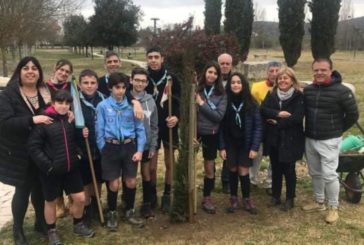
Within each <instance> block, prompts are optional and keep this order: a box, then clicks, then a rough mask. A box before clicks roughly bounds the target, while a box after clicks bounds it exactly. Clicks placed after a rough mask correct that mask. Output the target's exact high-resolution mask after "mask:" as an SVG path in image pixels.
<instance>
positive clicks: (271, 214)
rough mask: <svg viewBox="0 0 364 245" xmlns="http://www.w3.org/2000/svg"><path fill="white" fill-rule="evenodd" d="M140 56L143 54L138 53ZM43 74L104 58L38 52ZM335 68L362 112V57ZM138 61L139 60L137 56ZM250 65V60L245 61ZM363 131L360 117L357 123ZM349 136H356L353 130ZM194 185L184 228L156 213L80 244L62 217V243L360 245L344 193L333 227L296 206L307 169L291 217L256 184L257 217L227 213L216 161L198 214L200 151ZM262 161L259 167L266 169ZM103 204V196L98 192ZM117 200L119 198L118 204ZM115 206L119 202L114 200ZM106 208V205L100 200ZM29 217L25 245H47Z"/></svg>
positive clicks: (363, 235)
mask: <svg viewBox="0 0 364 245" xmlns="http://www.w3.org/2000/svg"><path fill="white" fill-rule="evenodd" d="M140 53H142V52H140ZM250 53H251V54H254V53H264V54H267V55H268V59H279V58H280V59H282V58H283V55H282V53H281V52H280V51H277V50H268V51H266V50H251V51H250ZM36 56H37V57H39V59H40V61H41V64H42V66H43V67H44V69H45V73H46V74H47V75H46V77H49V76H50V75H51V73H52V69H53V66H54V64H55V62H56V60H58V59H59V58H67V59H70V60H71V61H72V62H73V63H74V65H75V72H74V74H75V75H76V76H77V75H78V73H79V71H80V70H82V69H84V68H92V69H95V70H96V71H97V72H98V74H99V75H100V76H101V75H103V73H104V72H105V71H104V68H103V59H102V58H95V59H94V60H91V58H85V57H83V56H80V55H76V54H71V53H68V52H66V51H64V50H63V51H55V50H40V49H39V50H37V53H36ZM332 58H333V61H334V68H335V69H337V70H338V71H340V72H341V74H342V75H343V78H344V81H347V82H352V83H353V84H354V85H355V87H356V99H357V101H358V105H359V111H360V114H361V115H363V113H364V99H363V98H364V94H363V93H364V85H363V82H362V78H363V74H362V70H363V64H364V52H358V53H357V56H356V58H355V59H354V58H353V56H352V53H348V52H337V53H335V54H334V55H333V56H332ZM140 59H141V60H143V59H144V58H143V57H142V56H140ZM250 60H254V59H253V58H250ZM311 62H312V57H311V53H310V52H308V51H305V52H303V53H302V56H301V58H300V60H299V62H298V64H297V65H296V67H295V70H296V73H297V77H298V78H299V80H311V79H312V72H311ZM130 69H131V66H130V65H127V64H126V63H124V64H123V71H124V72H126V73H128V72H130ZM360 122H361V125H363V126H364V119H363V117H361V118H360ZM350 133H354V134H357V133H359V131H358V130H357V129H355V127H353V128H352V129H351V130H350ZM197 159H198V161H197V163H196V168H197V185H198V187H199V188H198V199H199V201H198V210H197V214H196V222H194V223H184V224H171V223H170V222H169V220H168V216H166V215H163V214H161V213H160V212H159V211H157V212H156V213H157V216H156V219H155V220H149V221H148V224H147V226H146V227H145V228H144V229H136V228H133V227H130V226H129V225H127V224H125V223H123V222H121V223H120V226H119V230H118V232H116V233H110V232H108V231H107V230H106V229H105V228H103V227H100V226H98V225H94V226H93V228H94V229H95V230H96V237H95V238H93V239H82V238H78V237H76V236H74V235H73V234H72V230H71V228H72V225H71V223H72V220H71V218H69V217H68V218H66V219H62V220H59V222H58V223H57V225H58V228H59V230H60V235H61V237H62V238H63V240H64V242H65V243H66V244H219V245H220V244H229V245H230V244H364V220H363V218H362V217H364V204H363V202H364V201H362V202H361V203H359V204H351V203H348V202H346V201H345V192H344V189H342V190H341V193H340V203H341V208H340V219H339V221H338V222H337V223H336V224H334V225H327V224H326V223H325V222H324V217H325V212H322V213H304V212H303V211H301V209H300V207H301V206H302V205H303V204H304V203H306V202H307V201H310V200H312V187H311V181H310V177H309V176H308V174H307V166H306V165H301V164H297V176H298V181H297V194H296V195H297V198H296V200H295V204H296V207H295V208H294V209H293V210H292V211H290V212H287V213H285V212H282V211H280V210H279V209H275V208H267V203H268V202H269V198H270V197H268V196H267V195H266V194H265V190H264V189H263V188H262V185H260V186H259V187H258V188H252V198H253V200H254V202H255V203H256V206H257V208H258V210H259V213H258V215H256V216H252V215H250V214H248V213H246V212H244V211H243V210H242V209H241V208H240V209H239V210H238V211H237V212H236V213H235V214H227V213H226V212H225V208H226V207H227V205H228V198H229V197H228V196H227V195H225V194H222V193H221V186H220V171H221V170H220V169H221V160H218V161H217V172H216V188H215V189H216V192H214V193H213V200H214V202H215V204H216V206H217V214H216V215H208V214H205V213H204V212H203V211H202V210H201V209H200V205H199V204H200V199H201V195H202V194H201V186H202V181H203V165H202V158H201V151H200V152H199V154H198V156H197ZM266 162H267V161H265V162H264V163H263V165H264V167H263V168H266V166H267V165H266ZM163 165H164V163H163V158H162V155H160V161H159V167H158V190H159V195H161V194H162V190H163V181H164V177H163V173H164V166H163ZM263 168H262V169H263ZM140 187H141V184H140V179H139V184H138V191H137V202H136V204H137V205H136V206H137V207H138V206H139V204H140V199H141V190H140ZM103 196H104V199H105V191H104V193H103ZM119 200H120V199H118V201H119ZM119 202H120V201H119ZM104 203H105V200H104ZM33 222H34V217H33V214H32V213H31V212H30V214H29V215H28V217H27V219H26V222H25V233H26V235H27V237H28V239H29V241H30V244H46V240H45V239H44V238H42V237H40V236H39V235H38V234H35V233H34V232H33ZM0 238H1V240H0V244H12V233H11V224H10V223H9V224H8V225H7V226H5V227H4V228H3V229H2V230H1V231H0Z"/></svg>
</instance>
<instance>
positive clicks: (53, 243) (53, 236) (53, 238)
mask: <svg viewBox="0 0 364 245" xmlns="http://www.w3.org/2000/svg"><path fill="white" fill-rule="evenodd" d="M48 241H49V245H62V242H61V239H59V236H58V233H57V230H56V229H50V230H48Z"/></svg>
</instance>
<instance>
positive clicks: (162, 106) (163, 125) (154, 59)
mask: <svg viewBox="0 0 364 245" xmlns="http://www.w3.org/2000/svg"><path fill="white" fill-rule="evenodd" d="M146 56H147V63H148V73H149V83H148V86H147V88H146V91H147V93H148V94H151V95H152V96H153V98H154V100H155V103H156V105H157V109H158V128H159V131H158V134H159V135H158V148H157V149H159V148H160V146H161V143H163V148H164V163H165V167H166V171H165V178H164V192H163V196H162V200H161V209H162V211H163V212H165V213H166V212H168V211H169V209H170V204H171V203H170V200H171V191H172V190H171V188H172V187H171V183H172V178H171V177H172V176H171V166H172V165H171V156H170V155H171V154H170V152H169V149H168V148H169V147H168V146H169V144H170V143H172V144H173V150H175V148H176V147H177V146H178V121H179V119H178V118H179V114H180V113H179V104H180V97H181V87H180V84H179V82H178V80H177V78H176V77H175V76H174V75H173V74H171V73H170V72H169V71H167V69H166V68H165V67H164V56H163V53H162V50H161V48H159V47H152V48H150V49H149V50H148V51H147V54H146ZM169 78H171V79H172V84H173V85H172V116H169V115H168V100H165V99H164V98H165V97H164V96H163V91H164V89H165V88H166V85H167V80H168V79H169ZM169 128H172V135H173V139H172V141H173V142H169V137H168V136H169ZM157 151H158V150H157ZM157 163H158V154H154V156H153V157H152V159H151V163H150V164H151V169H153V170H154V171H153V174H152V175H151V182H152V207H153V208H154V207H156V205H157V189H156V183H157Z"/></svg>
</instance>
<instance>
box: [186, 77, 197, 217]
mask: <svg viewBox="0 0 364 245" xmlns="http://www.w3.org/2000/svg"><path fill="white" fill-rule="evenodd" d="M189 109H190V111H189V118H190V122H192V123H190V125H189V129H188V204H189V205H188V219H189V221H190V222H194V221H195V214H196V212H195V200H196V199H195V192H196V169H195V141H194V139H195V137H196V136H195V123H194V122H195V120H196V105H195V85H194V84H192V87H191V94H190V106H189Z"/></svg>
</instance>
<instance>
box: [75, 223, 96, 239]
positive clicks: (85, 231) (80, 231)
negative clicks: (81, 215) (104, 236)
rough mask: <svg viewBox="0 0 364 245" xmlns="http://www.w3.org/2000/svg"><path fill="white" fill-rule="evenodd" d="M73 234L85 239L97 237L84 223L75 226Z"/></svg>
mask: <svg viewBox="0 0 364 245" xmlns="http://www.w3.org/2000/svg"><path fill="white" fill-rule="evenodd" d="M73 233H74V234H76V235H78V236H83V237H93V236H94V235H95V232H94V231H93V230H91V229H90V228H88V226H87V225H86V224H85V223H84V222H83V221H81V222H79V223H77V224H75V225H73Z"/></svg>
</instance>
